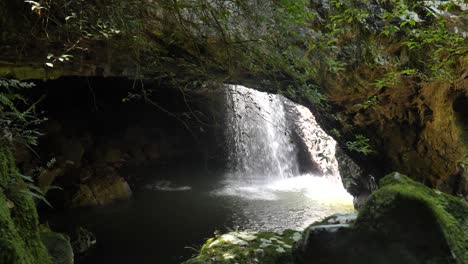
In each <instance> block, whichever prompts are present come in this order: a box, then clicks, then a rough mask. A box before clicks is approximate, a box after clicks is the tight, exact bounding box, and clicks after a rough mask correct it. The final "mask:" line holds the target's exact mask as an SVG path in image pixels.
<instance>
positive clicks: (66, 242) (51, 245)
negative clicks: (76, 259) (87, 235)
mask: <svg viewBox="0 0 468 264" xmlns="http://www.w3.org/2000/svg"><path fill="white" fill-rule="evenodd" d="M41 240H42V242H43V243H44V245H45V246H46V248H47V250H48V252H49V254H50V256H51V257H52V259H53V262H54V264H73V248H72V245H71V243H70V238H69V237H68V236H67V235H64V234H61V233H57V232H53V231H50V230H44V231H43V232H41Z"/></svg>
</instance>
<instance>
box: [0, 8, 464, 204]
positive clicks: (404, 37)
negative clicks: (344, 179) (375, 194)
mask: <svg viewBox="0 0 468 264" xmlns="http://www.w3.org/2000/svg"><path fill="white" fill-rule="evenodd" d="M117 2H118V3H113V4H112V5H111V4H110V3H108V2H107V1H97V2H93V3H81V2H77V3H74V4H73V5H64V2H63V1H54V2H53V3H50V2H49V1H38V6H36V7H35V8H33V7H34V4H33V6H31V5H30V4H26V3H22V4H18V3H15V4H12V3H11V1H6V0H3V1H1V5H3V6H4V7H5V8H3V9H2V12H4V13H5V16H2V17H3V20H1V21H0V22H1V26H2V28H7V29H8V30H6V31H5V32H4V33H3V35H2V44H1V45H0V49H1V50H2V54H1V55H0V75H1V76H4V77H10V78H18V79H43V78H56V77H59V76H70V75H73V76H76V75H81V76H130V77H132V78H144V79H155V80H156V79H157V80H159V79H164V80H166V81H168V82H169V83H172V84H173V85H174V87H184V89H191V90H203V89H205V88H206V87H207V86H210V85H211V84H216V83H222V82H231V83H242V84H244V85H247V86H253V87H254V88H257V89H260V90H264V91H269V92H275V93H282V94H284V95H285V96H287V97H289V98H291V99H293V100H294V101H296V102H300V103H302V104H304V105H306V106H308V107H309V108H311V109H312V110H313V111H314V112H315V114H316V115H317V121H318V122H319V123H321V124H322V125H323V126H324V127H325V128H326V130H328V131H329V132H331V133H330V134H331V135H333V136H334V137H335V138H336V139H337V141H338V142H339V144H340V146H341V147H342V148H343V149H344V151H345V152H347V154H349V155H351V156H352V158H353V159H354V160H355V161H356V162H357V163H358V164H359V165H361V166H362V167H363V168H365V169H364V172H363V175H361V177H364V178H365V177H367V176H368V175H369V174H373V175H374V176H377V177H380V176H382V175H384V174H385V173H387V172H390V171H393V170H397V171H401V172H403V173H406V174H408V175H412V176H413V177H415V178H417V179H418V180H419V181H423V182H425V183H426V184H428V185H431V186H434V187H437V188H440V189H441V190H443V191H446V192H450V193H458V194H464V195H466V194H467V192H468V189H467V185H468V184H467V182H468V179H467V177H468V176H467V175H468V172H467V148H468V147H467V141H468V140H466V138H467V137H468V136H467V133H468V132H467V125H466V123H467V117H466V116H467V111H466V105H465V104H464V102H466V101H467V99H466V98H467V96H468V86H467V84H468V83H467V82H468V81H467V45H466V35H467V33H466V32H465V31H464V29H465V28H466V24H467V17H466V10H467V7H466V4H464V3H462V2H457V1H453V3H452V2H451V3H448V4H443V3H438V4H432V3H429V2H427V3H426V2H420V1H410V0H407V1H404V0H401V1H392V2H388V1H374V2H368V1H350V2H348V1H338V0H333V1H311V3H309V2H308V1H304V2H302V1H297V2H296V1H295V2H294V3H276V4H272V3H269V2H270V1H265V2H263V1H259V2H256V3H255V4H252V3H250V1H237V2H236V3H235V4H234V3H208V2H207V1H203V0H197V1H194V2H190V1H176V2H175V3H166V2H165V1H157V3H155V2H154V1H146V0H145V1H143V0H141V2H138V3H139V4H133V5H128V3H126V1H117ZM31 8H32V9H33V11H32V12H31V11H30V10H31ZM17 39H20V40H21V43H22V44H21V45H19V44H17V43H18V42H16V43H15V42H13V41H12V40H17ZM69 55H72V56H73V57H70V56H69ZM214 87H221V86H216V85H214Z"/></svg>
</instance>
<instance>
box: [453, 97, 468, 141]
mask: <svg viewBox="0 0 468 264" xmlns="http://www.w3.org/2000/svg"><path fill="white" fill-rule="evenodd" d="M453 110H454V111H455V117H456V122H457V126H458V127H459V128H460V132H461V133H462V140H463V143H464V144H465V145H466V146H468V97H467V96H463V95H461V96H459V97H458V98H457V99H456V100H455V101H454V102H453ZM467 148H468V147H467Z"/></svg>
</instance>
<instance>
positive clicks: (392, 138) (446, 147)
mask: <svg viewBox="0 0 468 264" xmlns="http://www.w3.org/2000/svg"><path fill="white" fill-rule="evenodd" d="M363 71H365V70H363V69H359V70H356V71H355V72H354V73H353V74H352V75H351V78H350V79H348V80H342V81H340V82H338V83H336V84H335V85H336V86H334V87H333V88H332V89H331V92H330V98H331V100H332V101H333V103H334V104H335V105H337V106H338V107H339V108H340V110H339V112H338V114H337V116H338V119H339V121H340V123H341V124H343V127H344V131H346V130H348V131H352V130H358V131H366V135H367V136H368V137H369V138H370V139H371V142H372V143H371V144H372V146H373V147H374V149H375V150H376V151H377V152H378V153H375V154H374V156H379V157H381V160H382V163H381V164H378V165H377V166H381V168H382V169H383V170H384V171H386V172H389V171H394V170H397V171H401V172H404V173H407V174H409V175H415V177H416V178H417V179H418V180H419V181H423V182H425V183H427V184H429V185H431V186H433V187H437V188H440V189H441V190H444V191H446V192H449V193H458V194H461V193H463V194H465V195H466V194H467V193H466V191H467V190H466V187H465V186H464V184H465V182H466V181H467V178H466V172H464V171H466V161H467V160H466V159H467V145H466V141H465V140H464V139H465V138H466V135H467V134H466V128H465V126H466V125H465V124H466V110H464V109H465V108H466V105H465V106H464V108H463V107H461V106H460V104H461V103H460V102H465V101H466V96H467V94H468V81H467V80H466V79H460V80H457V82H456V83H455V84H448V83H447V82H443V81H436V82H419V83H418V82H415V81H412V80H405V81H402V82H400V83H398V85H395V86H392V87H389V88H387V89H384V90H381V91H378V92H377V93H375V91H373V90H371V89H366V86H367V87H370V86H371V85H370V84H369V81H368V80H369V79H371V78H368V77H367V76H366V73H365V72H364V73H363ZM367 74H369V73H367ZM369 98H373V99H375V100H378V102H375V103H373V105H371V106H367V107H366V105H365V103H366V102H369ZM377 98H378V99H377ZM457 102H458V103H457ZM462 108H463V110H462Z"/></svg>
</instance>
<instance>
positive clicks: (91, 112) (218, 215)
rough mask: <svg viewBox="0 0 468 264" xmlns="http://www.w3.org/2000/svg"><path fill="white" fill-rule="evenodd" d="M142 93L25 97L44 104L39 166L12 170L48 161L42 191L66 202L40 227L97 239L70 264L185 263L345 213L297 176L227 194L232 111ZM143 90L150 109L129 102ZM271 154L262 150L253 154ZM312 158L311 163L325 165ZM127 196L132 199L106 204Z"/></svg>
mask: <svg viewBox="0 0 468 264" xmlns="http://www.w3.org/2000/svg"><path fill="white" fill-rule="evenodd" d="M143 84H144V86H141V83H138V82H137V83H135V82H134V81H133V80H128V79H125V78H82V77H80V78H78V77H68V78H61V79H58V80H53V81H46V82H38V84H37V86H38V87H37V88H36V89H34V90H33V91H32V93H33V94H32V95H31V97H35V96H36V97H38V96H40V95H42V94H46V95H47V96H46V97H45V98H44V99H43V100H42V101H41V102H40V104H39V105H38V107H39V110H40V111H45V112H46V116H47V117H48V119H49V120H47V121H46V122H45V123H44V124H43V126H42V128H41V129H42V131H43V132H44V133H45V135H44V136H43V137H41V139H40V144H39V146H38V149H37V153H38V155H39V156H40V160H39V161H31V160H27V159H23V160H20V164H19V165H20V167H21V168H22V169H23V170H27V169H28V167H30V166H32V165H34V164H37V162H39V163H40V164H47V163H48V162H49V161H50V160H54V163H53V164H52V165H51V166H52V167H51V168H50V169H48V170H47V173H44V175H45V176H46V177H44V179H39V182H42V183H44V184H48V183H49V184H50V182H52V184H53V185H57V186H60V187H62V188H63V190H52V191H50V192H49V193H48V197H47V198H48V199H49V201H50V202H51V203H52V204H53V205H54V209H47V208H45V207H42V208H41V210H40V213H41V217H42V219H43V221H47V222H48V223H49V225H50V227H51V228H52V229H53V230H56V231H58V232H63V233H67V234H73V233H74V232H75V231H76V230H77V228H80V227H82V228H85V229H87V230H89V231H91V232H92V233H94V235H95V237H96V239H97V245H96V247H95V248H94V249H91V250H90V251H89V252H87V253H86V254H85V255H80V254H77V256H76V258H77V259H76V262H75V263H108V262H112V263H133V262H138V263H148V262H154V261H156V262H160V263H180V262H181V261H182V260H184V259H187V258H188V257H190V256H191V255H192V254H193V251H192V250H190V249H187V246H191V245H197V244H201V243H203V241H204V240H205V239H206V237H210V236H212V234H213V232H215V231H216V230H218V231H222V232H223V231H227V230H233V229H241V230H242V229H248V230H276V231H279V230H282V229H284V228H303V227H305V226H307V225H308V224H310V223H311V222H313V221H315V220H318V219H319V218H322V217H325V216H328V215H330V214H333V213H337V212H341V213H343V212H353V211H354V209H353V206H352V201H351V200H352V198H351V196H349V195H348V194H347V193H346V191H345V190H344V188H343V186H342V184H341V182H336V181H335V182H330V181H328V180H327V179H326V178H324V177H314V176H317V175H306V174H304V171H301V170H300V169H299V172H300V173H299V175H294V177H289V178H288V177H286V178H281V179H275V180H274V181H268V182H265V184H259V185H255V184H250V183H247V184H245V185H242V186H237V187H239V188H237V187H236V188H227V189H226V188H224V187H225V183H226V182H225V181H224V180H225V178H226V175H227V173H226V171H227V170H228V168H227V167H229V166H228V165H227V163H228V160H229V157H228V156H229V154H232V153H230V152H228V151H227V150H226V145H227V143H226V142H227V141H229V140H228V139H226V138H225V137H226V133H225V131H224V130H225V129H226V128H233V127H238V126H233V124H232V123H229V122H228V121H226V120H225V115H226V112H227V111H230V110H229V107H228V106H227V105H226V102H225V94H223V93H221V94H217V95H215V96H213V95H212V94H211V95H200V94H198V95H188V94H184V93H182V92H180V90H178V89H174V88H173V87H171V86H170V85H166V84H155V83H151V82H147V83H146V82H145V83H143ZM142 88H145V91H146V92H148V91H150V90H151V91H152V92H151V97H149V99H150V100H151V103H148V102H147V101H145V100H143V99H142V98H138V97H140V95H141V91H142ZM220 90H221V91H223V89H220ZM250 92H252V91H250ZM129 94H130V96H129ZM275 96H277V95H268V96H266V97H262V99H261V102H259V101H256V102H254V103H255V104H254V105H258V106H261V105H262V104H269V105H274V103H273V102H275V100H273V101H270V99H271V97H275ZM127 99H130V100H127ZM288 107H289V108H291V109H289V110H291V111H292V110H294V109H295V108H294V107H293V106H291V105H290V106H287V105H285V108H288ZM301 109H302V110H305V109H303V108H301ZM270 110H271V109H270ZM286 110H287V109H286ZM286 110H285V112H287V111H286ZM289 110H288V111H289ZM294 111H298V110H297V109H296V110H294ZM270 112H271V111H270ZM294 113H295V112H294ZM194 114H195V115H194ZM256 114H258V113H250V112H249V113H246V115H245V116H243V118H244V119H245V120H247V119H250V118H252V115H256ZM308 118H309V119H310V118H312V117H308ZM309 119H304V120H299V121H298V122H299V123H301V122H304V123H305V122H309V121H310V120H309ZM307 120H308V121H307ZM314 122H315V121H314ZM266 123H268V122H266ZM266 123H265V125H266ZM213 124H216V125H213ZM248 124H249V125H252V126H255V127H254V129H253V130H255V131H260V132H262V133H263V132H264V131H263V130H272V129H275V126H270V127H268V129H267V128H263V127H261V124H263V123H262V122H249V123H248ZM285 124H286V125H287V126H293V124H289V123H285ZM257 125H259V126H257ZM270 125H271V124H270ZM310 125H311V127H314V126H315V125H316V123H311V124H310ZM300 129H302V130H301V131H302V132H300V133H299V134H301V133H302V134H303V135H305V136H306V135H311V133H308V132H314V133H315V134H317V135H318V136H323V135H322V134H321V133H322V132H319V131H316V130H313V131H309V130H308V129H309V127H308V126H305V127H302V126H300ZM241 132H242V131H237V133H233V134H239V133H241ZM281 132H283V131H281ZM261 135H263V134H261ZM277 136H279V135H277ZM262 138H263V137H260V136H258V138H257V139H258V141H260V140H261V139H262ZM273 138H276V137H273ZM273 141H274V140H273ZM270 143H271V144H270ZM276 143H277V142H266V143H262V144H264V147H262V149H267V148H266V147H267V146H270V145H272V144H276ZM286 143H288V142H286V141H285V142H284V144H286ZM306 143H307V142H306ZM306 143H304V144H305V146H306V145H307V144H306ZM308 143H310V144H312V143H313V142H308ZM252 144H260V143H252ZM252 144H250V145H249V144H244V146H246V145H249V147H251V146H252ZM288 144H289V143H288ZM278 145H279V146H281V144H278ZM311 146H312V150H311V153H309V154H310V155H311V156H313V155H319V152H320V151H322V154H323V149H322V150H320V149H318V146H316V147H314V146H313V145H311ZM332 149H334V147H333V148H332ZM277 151H280V152H281V150H277ZM293 152H294V151H292V152H290V153H293ZM249 153H251V152H249ZM288 153H289V152H288ZM244 154H245V153H244ZM267 154H268V153H267ZM265 156H266V154H265ZM286 156H287V155H286ZM320 157H321V161H320V162H317V163H316V164H314V166H313V167H314V169H321V170H322V171H323V172H324V173H325V172H327V170H329V169H330V168H329V165H327V164H328V163H327V162H325V161H326V160H327V159H324V158H323V157H322V156H320ZM256 158H258V159H259V160H261V159H262V158H263V156H262V155H260V154H258V155H257V157H256ZM286 162H287V161H284V163H286ZM299 163H300V161H299ZM263 167H265V166H263V165H262V166H260V168H259V169H262V168H263ZM301 173H302V174H301ZM250 176H251V175H250ZM244 181H245V179H244ZM127 189H128V190H131V192H130V194H131V197H130V198H129V199H128V197H126V198H127V199H122V200H121V201H115V202H112V203H110V202H109V203H108V201H109V199H110V198H113V197H114V196H115V195H121V194H122V192H125V190H127ZM122 190H124V191H122ZM343 192H344V193H345V196H346V197H344V198H343ZM130 194H129V196H130ZM123 196H125V195H123ZM122 198H125V197H122ZM71 236H73V235H71Z"/></svg>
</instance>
